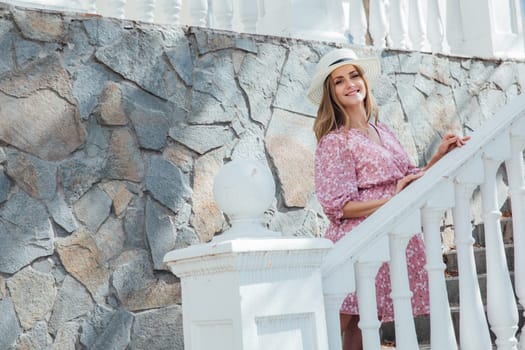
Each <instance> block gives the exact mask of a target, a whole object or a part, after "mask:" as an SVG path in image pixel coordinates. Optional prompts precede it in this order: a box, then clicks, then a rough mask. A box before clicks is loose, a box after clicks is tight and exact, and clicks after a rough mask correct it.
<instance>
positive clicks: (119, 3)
mask: <svg viewBox="0 0 525 350" xmlns="http://www.w3.org/2000/svg"><path fill="white" fill-rule="evenodd" d="M125 7H126V0H110V1H108V14H107V16H108V17H115V18H121V19H122V18H125V12H124V10H125Z"/></svg>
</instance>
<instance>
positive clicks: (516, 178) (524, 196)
mask: <svg viewBox="0 0 525 350" xmlns="http://www.w3.org/2000/svg"><path fill="white" fill-rule="evenodd" d="M521 124H522V125H523V126H525V123H523V122H522V123H521ZM521 129H523V127H522V128H521ZM515 130H516V128H515V127H513V132H514V131H515ZM524 131H525V130H524ZM524 136H525V132H524V133H522V134H521V135H517V136H513V137H512V138H511V159H510V160H508V161H507V162H506V167H507V176H508V178H509V190H510V201H511V205H512V230H513V240H514V286H515V290H516V295H517V297H518V300H519V303H520V304H521V306H522V308H523V309H524V310H525V183H524V181H523V174H524V171H523V146H524V142H525V138H524ZM523 316H525V311H524V313H523ZM520 349H522V350H523V349H525V335H523V329H522V331H521V336H520Z"/></svg>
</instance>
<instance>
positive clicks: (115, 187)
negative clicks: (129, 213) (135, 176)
mask: <svg viewBox="0 0 525 350" xmlns="http://www.w3.org/2000/svg"><path fill="white" fill-rule="evenodd" d="M102 188H103V189H104V191H106V193H107V194H108V196H109V197H110V198H111V200H112V202H113V204H112V208H113V213H114V214H115V216H116V217H121V215H122V214H123V213H124V212H125V211H126V208H127V206H128V204H129V202H130V201H131V200H132V199H133V193H131V192H130V191H129V190H128V189H127V187H126V185H125V184H123V183H122V182H119V181H111V182H106V183H104V184H102Z"/></svg>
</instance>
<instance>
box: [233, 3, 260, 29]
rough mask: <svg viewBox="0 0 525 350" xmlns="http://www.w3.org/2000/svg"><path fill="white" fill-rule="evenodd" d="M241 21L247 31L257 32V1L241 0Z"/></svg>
mask: <svg viewBox="0 0 525 350" xmlns="http://www.w3.org/2000/svg"><path fill="white" fill-rule="evenodd" d="M238 5H239V21H240V22H241V24H242V29H243V31H244V32H247V33H257V21H258V19H259V10H258V7H257V1H244V0H239V1H238Z"/></svg>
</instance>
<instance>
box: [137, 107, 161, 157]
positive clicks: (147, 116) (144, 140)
mask: <svg viewBox="0 0 525 350" xmlns="http://www.w3.org/2000/svg"><path fill="white" fill-rule="evenodd" d="M129 117H130V119H131V121H132V122H133V128H134V129H135V132H136V133H137V138H138V140H139V144H140V146H141V147H142V148H146V149H152V150H157V151H158V150H161V149H162V148H164V147H165V146H166V143H167V138H168V129H169V127H170V124H169V121H168V119H167V118H166V116H165V115H164V114H163V113H161V112H158V111H155V110H144V109H141V108H138V107H137V108H135V109H134V110H133V111H132V112H131V114H130V115H129Z"/></svg>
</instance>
